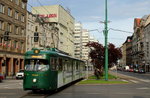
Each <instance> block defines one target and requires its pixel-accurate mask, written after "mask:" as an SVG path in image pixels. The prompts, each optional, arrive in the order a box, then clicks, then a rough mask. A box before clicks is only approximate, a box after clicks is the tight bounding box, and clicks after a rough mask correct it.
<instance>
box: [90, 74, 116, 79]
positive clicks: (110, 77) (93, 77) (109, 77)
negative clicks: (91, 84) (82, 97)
mask: <svg viewBox="0 0 150 98" xmlns="http://www.w3.org/2000/svg"><path fill="white" fill-rule="evenodd" d="M88 79H96V76H95V75H93V76H90V77H89V78H88ZM100 79H105V75H103V77H101V78H100ZM108 79H117V77H116V76H113V75H111V74H108Z"/></svg>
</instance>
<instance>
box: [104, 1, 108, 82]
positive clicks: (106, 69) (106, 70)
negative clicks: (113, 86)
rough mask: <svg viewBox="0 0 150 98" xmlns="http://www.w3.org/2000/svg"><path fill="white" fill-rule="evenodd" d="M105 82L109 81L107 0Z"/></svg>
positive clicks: (106, 18)
mask: <svg viewBox="0 0 150 98" xmlns="http://www.w3.org/2000/svg"><path fill="white" fill-rule="evenodd" d="M104 23H105V30H104V36H105V80H106V81H108V44H107V43H108V17H107V0H105V22H104Z"/></svg>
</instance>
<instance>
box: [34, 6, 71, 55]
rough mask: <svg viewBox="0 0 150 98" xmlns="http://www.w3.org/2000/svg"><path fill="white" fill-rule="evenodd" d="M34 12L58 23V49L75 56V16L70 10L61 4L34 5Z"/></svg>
mask: <svg viewBox="0 0 150 98" xmlns="http://www.w3.org/2000/svg"><path fill="white" fill-rule="evenodd" d="M35 9H36V10H35ZM46 9H47V10H46ZM32 13H33V14H36V15H38V16H39V17H45V18H47V19H48V20H47V22H50V23H51V22H52V23H56V27H57V28H58V30H59V31H58V39H59V40H58V41H59V42H58V45H57V46H58V49H59V50H61V51H64V52H66V53H68V54H69V55H71V56H72V57H74V35H73V33H74V17H73V16H72V15H71V14H70V12H69V11H67V10H66V9H64V8H63V7H62V6H60V5H52V6H42V7H34V8H33V9H32Z"/></svg>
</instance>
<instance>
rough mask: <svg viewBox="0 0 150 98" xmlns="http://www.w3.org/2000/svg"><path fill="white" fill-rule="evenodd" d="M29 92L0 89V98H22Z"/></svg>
mask: <svg viewBox="0 0 150 98" xmlns="http://www.w3.org/2000/svg"><path fill="white" fill-rule="evenodd" d="M27 92H28V91H24V90H23V89H0V98H20V97H21V96H22V95H25V94H26V93H27Z"/></svg>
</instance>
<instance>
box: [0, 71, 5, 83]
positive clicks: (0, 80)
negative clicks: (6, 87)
mask: <svg viewBox="0 0 150 98" xmlns="http://www.w3.org/2000/svg"><path fill="white" fill-rule="evenodd" d="M2 80H4V75H2V74H1V73H0V82H2Z"/></svg>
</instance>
